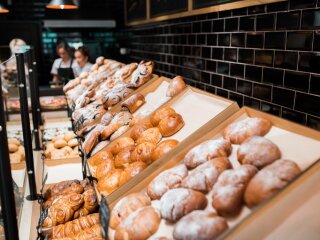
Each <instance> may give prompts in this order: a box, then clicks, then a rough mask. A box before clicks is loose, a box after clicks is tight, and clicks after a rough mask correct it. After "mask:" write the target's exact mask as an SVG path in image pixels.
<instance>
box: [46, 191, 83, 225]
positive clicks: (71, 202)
mask: <svg viewBox="0 0 320 240" xmlns="http://www.w3.org/2000/svg"><path fill="white" fill-rule="evenodd" d="M82 204H83V196H82V195H81V194H78V193H72V194H69V195H66V196H62V197H61V198H58V199H56V200H54V201H53V203H52V206H51V207H50V208H49V211H48V216H47V217H46V218H45V220H44V221H43V224H42V227H45V228H46V227H53V226H57V225H58V224H62V223H66V222H68V221H70V220H71V219H72V217H73V215H74V212H75V211H76V210H77V209H79V208H80V207H81V206H82Z"/></svg>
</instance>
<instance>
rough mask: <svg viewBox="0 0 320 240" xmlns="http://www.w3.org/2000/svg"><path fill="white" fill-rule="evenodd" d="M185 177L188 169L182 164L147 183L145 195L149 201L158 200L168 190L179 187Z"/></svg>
mask: <svg viewBox="0 0 320 240" xmlns="http://www.w3.org/2000/svg"><path fill="white" fill-rule="evenodd" d="M187 175H188V169H187V168H186V166H185V165H184V164H180V165H178V166H176V167H173V168H170V169H168V170H165V171H163V172H162V173H160V174H159V175H158V176H157V177H155V178H154V179H153V180H152V181H151V182H150V183H149V185H148V188H147V193H148V195H149V196H150V198H151V199H160V198H161V197H162V195H163V194H165V193H166V192H167V191H168V190H170V189H172V188H177V187H180V184H181V182H182V180H183V178H185V177H186V176H187Z"/></svg>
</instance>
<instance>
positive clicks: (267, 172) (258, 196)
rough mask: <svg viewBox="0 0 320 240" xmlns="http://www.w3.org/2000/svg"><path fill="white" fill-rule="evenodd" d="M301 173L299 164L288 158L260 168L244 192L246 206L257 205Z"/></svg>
mask: <svg viewBox="0 0 320 240" xmlns="http://www.w3.org/2000/svg"><path fill="white" fill-rule="evenodd" d="M300 173H301V170H300V168H299V166H298V165H297V164H296V163H295V162H293V161H290V160H283V159H281V160H277V161H275V162H274V163H272V164H270V165H268V166H266V167H264V168H263V169H262V170H260V171H259V172H258V173H257V174H256V175H255V176H254V177H253V178H252V179H251V181H250V182H249V184H248V187H247V188H246V191H245V194H244V200H245V202H246V204H247V206H248V207H250V208H252V207H254V206H257V205H258V204H260V203H261V202H263V201H264V200H266V199H268V198H270V197H271V196H272V195H273V194H275V193H276V192H278V191H279V190H280V189H282V188H283V187H285V186H286V185H287V184H288V183H289V182H291V181H292V180H293V179H294V178H295V177H297V176H298V175H299V174H300Z"/></svg>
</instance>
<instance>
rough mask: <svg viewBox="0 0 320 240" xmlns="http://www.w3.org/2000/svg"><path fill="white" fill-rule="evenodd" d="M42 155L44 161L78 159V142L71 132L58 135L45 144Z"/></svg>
mask: <svg viewBox="0 0 320 240" xmlns="http://www.w3.org/2000/svg"><path fill="white" fill-rule="evenodd" d="M45 148H46V150H45V152H44V155H45V157H46V159H51V160H53V159H65V158H74V157H79V151H78V140H77V139H76V137H75V134H74V133H73V132H71V131H69V132H67V133H66V134H63V135H58V136H56V137H54V138H53V139H52V141H50V142H47V144H46V146H45Z"/></svg>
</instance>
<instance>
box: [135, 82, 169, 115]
mask: <svg viewBox="0 0 320 240" xmlns="http://www.w3.org/2000/svg"><path fill="white" fill-rule="evenodd" d="M168 86H169V83H168V82H167V81H163V82H162V83H161V84H160V85H159V86H158V88H157V89H156V90H154V91H153V92H150V93H148V94H147V96H145V100H146V102H145V104H143V105H142V107H140V108H139V109H138V110H137V111H136V112H134V113H133V116H135V117H136V116H139V115H141V116H147V115H148V114H150V113H151V112H153V111H154V110H156V109H157V108H158V107H160V106H161V105H162V104H164V103H166V102H167V101H169V100H170V99H171V98H170V97H166V92H167V89H168Z"/></svg>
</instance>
